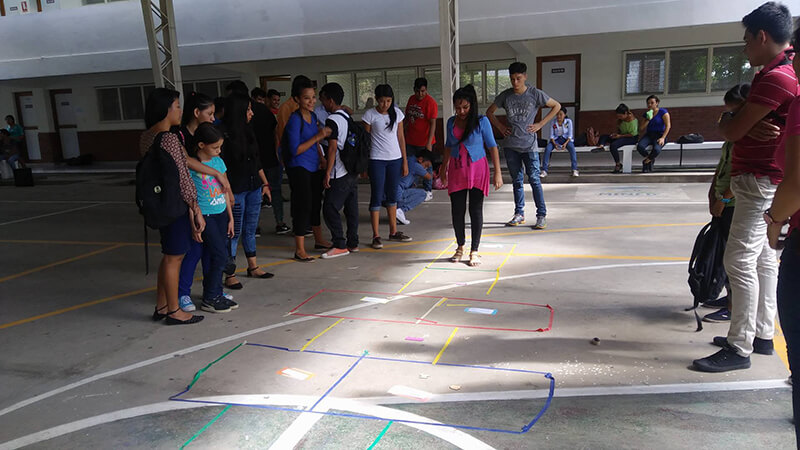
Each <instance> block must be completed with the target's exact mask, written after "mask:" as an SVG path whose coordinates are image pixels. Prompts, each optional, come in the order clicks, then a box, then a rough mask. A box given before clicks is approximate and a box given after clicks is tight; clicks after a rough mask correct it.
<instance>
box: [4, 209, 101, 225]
mask: <svg viewBox="0 0 800 450" xmlns="http://www.w3.org/2000/svg"><path fill="white" fill-rule="evenodd" d="M95 206H102V203H94V204H91V205H87V206H79V207H77V208H72V209H66V210H64V211H56V212H52V213H48V214H42V215H39V216H33V217H26V218H24V219H17V220H12V221H9V222H3V223H0V226H3V225H11V224H14V223H20V222H27V221H29V220H35V219H41V218H43V217H50V216H57V215H59V214H66V213H70V212H73V211H80V210H82V209H89V208H94V207H95Z"/></svg>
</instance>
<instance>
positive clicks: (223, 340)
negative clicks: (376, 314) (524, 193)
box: [0, 261, 686, 416]
mask: <svg viewBox="0 0 800 450" xmlns="http://www.w3.org/2000/svg"><path fill="white" fill-rule="evenodd" d="M685 264H686V263H685V262H682V261H676V262H655V263H645V264H641V263H631V264H608V265H601V266H587V267H573V268H569V269H559V270H548V271H544V272H530V273H526V274H519V275H507V276H504V277H500V278H499V280H501V281H502V280H511V279H517V278H526V277H535V276H542V275H551V274H559V273H569V272H581V271H587V270H604V269H618V268H629V267H643V266H673V265H685ZM494 280H495V279H494V277H492V278H485V279H483V280H474V281H469V282H467V283H459V284H448V285H445V286H439V287H433V288H429V289H423V290H421V291H417V292H411V293H406V294H399V295H396V296H393V297H391V298H390V301H394V300H398V299H401V298H407V297H409V296H411V295H424V294H428V293H431V292H436V291H442V290H448V289H455V288H458V287H461V286H467V285H473V284H480V283H491V282H493V281H494ZM367 306H373V304H372V303H364V302H359V304H356V305H352V306H347V307H344V308H339V309H335V310H331V311H326V312H323V313H320V315H334V314H338V313H341V312H346V311H352V310H356V309H360V308H365V307H367ZM318 318H319V317H315V316H305V317H300V318H297V319H292V320H287V321H284V322H280V323H276V324H272V325H267V326H264V327H259V328H254V329H252V330H249V331H244V332H241V333H237V334H234V335H231V336H228V337H223V338H219V339H215V340H213V341H209V342H206V343H203V344H198V345H194V346H191V347H187V348H184V349H181V350H176V351H174V352H170V353H167V354H164V355H161V356H157V357H155V358H150V359H146V360H144V361H140V362H137V363H134V364H130V365H127V366H124V367H120V368H118V369H114V370H110V371H108V372H102V373H99V374H97V375H92V376H90V377H87V378H84V379H82V380H78V381H75V382H73V383H70V384H67V385H64V386H62V387H60V388H56V389H53V390H50V391H47V392H44V393H42V394H39V395H36V396H34V397H31V398H28V399H26V400H22V401H20V402H17V403H14V404H13V405H10V406H7V407H5V408H3V409H2V410H0V416H4V415H6V414H8V413H11V412H14V411H16V410H18V409H20V408H24V407H26V406H28V405H31V404H33V403H36V402H38V401H41V400H44V399H47V398H50V397H53V396H55V395H58V394H61V393H64V392H67V391H69V390H72V389H75V388H77V387H80V386H83V385H86V384H89V383H92V382H94V381H98V380H102V379H104V378H108V377H112V376H115V375H120V374H123V373H126V372H130V371H132V370H136V369H141V368H142V367H147V366H149V365H152V364H156V363H159V362H162V361H167V360H170V359H173V358H175V357H178V356H183V355H187V354H190V353H194V352H197V351H200V350H205V349H207V348H211V347H214V346H217V345H220V344H224V343H227V342H232V341H241V340H243V339H244V338H245V337H247V336H250V335H253V334H257V333H261V332H263V331H268V330H272V329H274V328H280V327H283V326H286V325H291V324H295V323H299V322H305V321H308V320H314V319H318Z"/></svg>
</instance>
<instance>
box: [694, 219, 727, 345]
mask: <svg viewBox="0 0 800 450" xmlns="http://www.w3.org/2000/svg"><path fill="white" fill-rule="evenodd" d="M720 222H721V219H720V218H719V217H714V218H713V219H711V222H709V223H707V224H706V225H705V226H704V227H703V229H702V230H700V233H699V234H698V235H697V239H696V240H695V242H694V249H692V257H691V259H690V260H689V280H688V282H689V289H690V290H691V291H692V295H693V296H694V305H693V306H692V307H691V308H688V309H687V311H691V310H693V309H696V308H697V307H698V306H699V305H700V303H702V302H706V301H708V300H714V299H716V298H717V296H718V295H719V293H720V291H722V288H723V287H725V282H726V281H727V280H728V276H727V275H726V273H725V267H724V266H723V263H722V259H723V256H724V254H725V245H726V244H727V242H728V237H727V236H725V235H723V234H722V233H721V226H720ZM695 319H696V320H697V331H701V330H702V329H703V326H702V322H701V321H700V317H699V316H698V315H697V312H696V311H695Z"/></svg>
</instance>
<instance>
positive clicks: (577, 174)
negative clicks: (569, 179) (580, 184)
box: [572, 170, 580, 177]
mask: <svg viewBox="0 0 800 450" xmlns="http://www.w3.org/2000/svg"><path fill="white" fill-rule="evenodd" d="M572 176H573V177H577V176H580V174H579V173H578V171H577V170H573V171H572Z"/></svg>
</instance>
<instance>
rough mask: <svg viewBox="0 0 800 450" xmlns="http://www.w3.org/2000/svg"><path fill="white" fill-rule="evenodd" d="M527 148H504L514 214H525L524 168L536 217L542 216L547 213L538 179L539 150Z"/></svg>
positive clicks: (540, 183)
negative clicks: (512, 191) (512, 192)
mask: <svg viewBox="0 0 800 450" xmlns="http://www.w3.org/2000/svg"><path fill="white" fill-rule="evenodd" d="M529 150H531V151H525V152H518V151H517V150H516V149H512V148H506V149H504V154H505V157H506V165H507V166H508V171H509V172H510V173H511V180H513V183H514V214H521V215H523V216H524V215H525V187H524V186H525V178H524V177H525V174H524V173H523V172H522V170H523V168H524V169H525V172H526V173H527V174H528V182H529V183H530V184H531V189H532V190H533V202H534V203H536V217H544V216H546V215H547V206H546V205H545V204H544V192H543V191H542V181H541V180H540V179H539V152H536V151H535V149H529Z"/></svg>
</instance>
